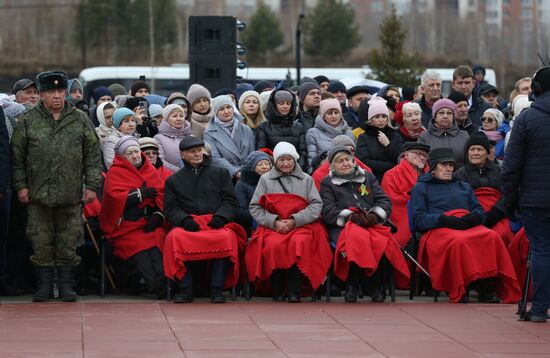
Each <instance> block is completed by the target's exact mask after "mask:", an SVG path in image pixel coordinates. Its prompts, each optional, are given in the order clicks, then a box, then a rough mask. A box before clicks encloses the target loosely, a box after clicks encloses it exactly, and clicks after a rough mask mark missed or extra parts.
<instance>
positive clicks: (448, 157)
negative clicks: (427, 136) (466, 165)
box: [428, 147, 456, 171]
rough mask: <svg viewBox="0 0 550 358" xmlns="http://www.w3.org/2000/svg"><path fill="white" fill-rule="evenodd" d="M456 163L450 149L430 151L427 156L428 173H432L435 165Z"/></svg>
mask: <svg viewBox="0 0 550 358" xmlns="http://www.w3.org/2000/svg"><path fill="white" fill-rule="evenodd" d="M449 162H451V163H456V160H455V158H454V155H453V151H452V150H451V149H450V148H446V147H440V148H435V149H432V150H430V153H429V154H428V165H429V167H430V171H433V170H434V169H435V167H436V166H437V163H449Z"/></svg>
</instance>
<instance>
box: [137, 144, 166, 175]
mask: <svg viewBox="0 0 550 358" xmlns="http://www.w3.org/2000/svg"><path fill="white" fill-rule="evenodd" d="M139 149H141V152H142V153H143V154H144V155H145V157H147V159H148V160H149V162H150V163H151V164H152V165H153V166H154V167H155V168H156V169H157V172H158V174H159V176H160V178H161V179H162V182H163V183H164V182H165V181H166V179H168V177H169V176H170V175H172V174H173V172H172V171H171V170H170V169H168V168H166V167H165V166H164V163H163V162H162V159H161V158H160V156H159V143H158V142H157V140H156V139H154V138H151V137H144V138H139Z"/></svg>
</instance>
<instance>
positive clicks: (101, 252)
mask: <svg viewBox="0 0 550 358" xmlns="http://www.w3.org/2000/svg"><path fill="white" fill-rule="evenodd" d="M83 220H84V227H85V228H86V233H87V234H88V237H89V238H90V241H91V242H92V244H93V245H94V248H95V250H96V252H97V254H98V256H99V296H100V297H101V298H105V276H107V279H108V280H109V284H110V285H111V288H112V289H113V290H116V285H115V282H114V280H113V276H112V275H111V271H110V270H109V268H107V269H105V268H106V265H107V264H106V262H105V261H106V260H105V238H104V237H101V238H100V240H99V244H98V241H97V240H96V238H95V236H94V233H93V231H92V228H91V227H90V224H89V223H88V221H87V220H86V218H84V217H83Z"/></svg>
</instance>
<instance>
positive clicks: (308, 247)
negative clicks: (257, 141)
mask: <svg viewBox="0 0 550 358" xmlns="http://www.w3.org/2000/svg"><path fill="white" fill-rule="evenodd" d="M298 158H299V155H298V152H297V151H296V148H295V147H294V146H293V145H292V144H290V143H288V142H280V143H279V144H277V145H276V146H275V149H274V150H273V159H274V161H275V165H274V166H273V168H272V169H271V170H270V171H269V172H267V173H266V174H264V175H262V176H261V177H260V180H259V182H258V185H257V187H256V191H255V192H254V196H253V197H252V200H251V201H250V214H251V215H252V217H253V218H254V220H256V222H257V223H258V225H259V227H258V229H257V230H256V231H255V232H254V234H253V235H252V238H251V240H250V243H249V244H248V247H247V249H246V253H245V260H246V267H247V273H248V279H249V281H251V282H258V283H261V282H264V281H266V280H268V279H269V280H270V283H271V291H272V294H273V300H274V301H284V296H283V292H284V288H283V276H284V273H285V271H286V272H287V273H288V290H287V291H288V302H291V303H299V302H300V297H301V288H302V275H304V276H305V277H307V279H308V281H309V282H308V283H309V286H310V287H311V288H312V289H313V290H316V289H317V288H318V287H319V285H321V283H322V282H323V280H324V278H325V276H326V274H327V271H328V269H329V267H330V263H331V261H332V252H331V251H330V247H329V245H328V240H327V239H328V237H327V232H326V230H325V228H324V227H323V224H322V223H321V222H320V220H319V216H320V214H321V209H322V207H323V202H322V201H321V197H320V196H319V193H318V192H317V189H316V188H315V184H314V183H313V179H312V178H311V177H310V176H309V175H307V174H305V173H304V172H303V171H302V169H301V168H300V166H299V165H298Z"/></svg>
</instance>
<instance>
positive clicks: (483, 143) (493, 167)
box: [456, 131, 514, 246]
mask: <svg viewBox="0 0 550 358" xmlns="http://www.w3.org/2000/svg"><path fill="white" fill-rule="evenodd" d="M464 149H465V151H466V153H465V156H466V164H465V165H464V166H463V167H462V168H460V169H459V170H457V171H456V176H457V178H458V179H460V180H462V181H465V182H467V183H469V184H470V185H471V186H472V188H473V189H474V193H475V194H476V197H477V199H478V200H479V203H480V204H481V206H482V207H483V210H485V214H486V215H487V218H486V219H485V222H484V223H483V225H485V226H486V227H488V228H490V229H492V230H493V231H496V232H497V233H498V234H499V235H500V237H502V240H503V241H504V244H505V245H506V246H508V245H509V244H510V241H511V240H512V237H513V236H514V234H513V233H512V231H511V230H510V222H509V220H508V219H507V218H506V208H505V205H504V198H503V197H502V181H501V176H500V167H499V166H498V165H497V164H495V162H494V161H492V160H489V154H490V152H491V146H490V143H489V138H487V136H486V135H485V133H483V132H481V131H479V132H476V133H474V134H472V135H471V136H470V139H468V142H466V147H465V148H464Z"/></svg>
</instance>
